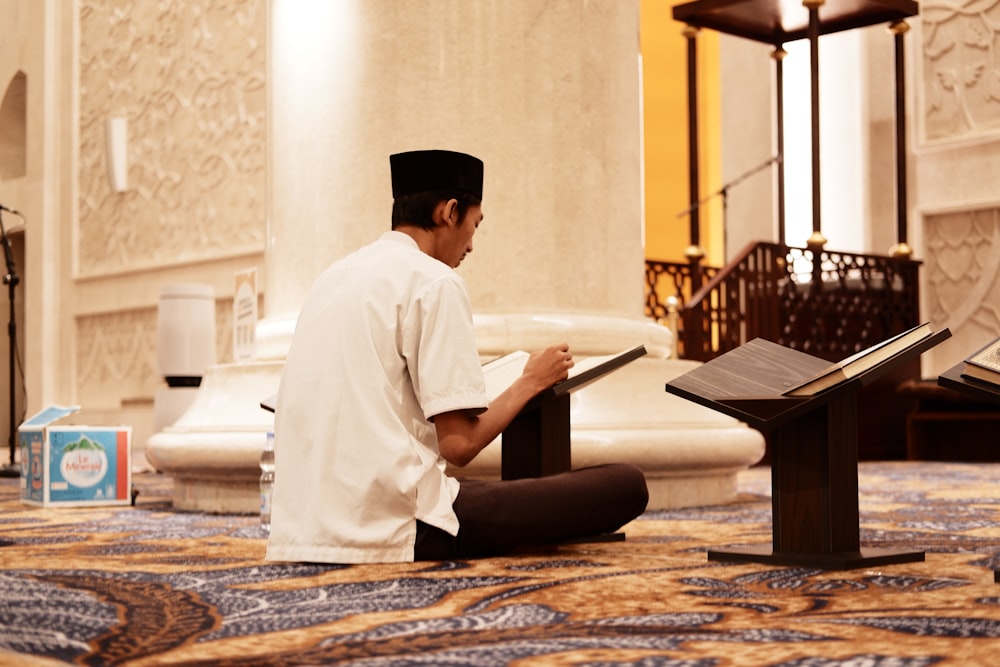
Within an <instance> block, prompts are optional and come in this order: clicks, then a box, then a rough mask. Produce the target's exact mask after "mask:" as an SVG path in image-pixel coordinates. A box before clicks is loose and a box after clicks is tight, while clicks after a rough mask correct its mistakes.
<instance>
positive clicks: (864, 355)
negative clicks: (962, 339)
mask: <svg viewBox="0 0 1000 667" xmlns="http://www.w3.org/2000/svg"><path fill="white" fill-rule="evenodd" d="M933 333H934V332H933V331H932V330H931V326H930V323H929V322H924V323H923V324H920V325H918V326H915V327H913V328H912V329H908V330H907V331H904V332H903V333H901V334H898V335H896V336H893V337H892V338H888V339H886V340H884V341H882V342H881V343H878V344H876V345H872V346H871V347H869V348H866V349H864V350H861V351H860V352H858V353H856V354H853V355H851V356H849V357H847V358H846V359H844V360H843V361H840V362H838V363H836V364H833V365H832V366H828V367H827V368H824V369H823V370H822V371H820V372H819V373H816V374H815V375H812V376H810V377H809V378H807V379H806V380H804V381H802V382H800V383H799V384H797V385H795V386H793V387H791V388H790V389H788V390H786V391H785V392H784V393H783V395H784V396H812V395H814V394H818V393H819V392H821V391H823V390H824V389H829V388H830V387H833V386H835V385H838V384H840V383H841V382H844V381H845V380H849V379H851V378H853V377H855V376H857V375H860V374H861V373H864V372H865V371H868V370H870V369H872V368H875V367H876V366H878V365H879V364H881V363H883V362H885V361H887V360H889V359H892V358H893V357H895V356H896V355H898V354H900V353H902V352H903V351H905V350H907V349H908V348H910V347H911V346H912V345H914V344H916V343H918V342H920V341H922V340H924V339H925V338H927V337H929V336H930V335H931V334H933Z"/></svg>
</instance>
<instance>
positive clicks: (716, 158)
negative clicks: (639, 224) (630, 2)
mask: <svg viewBox="0 0 1000 667" xmlns="http://www.w3.org/2000/svg"><path fill="white" fill-rule="evenodd" d="M675 4H680V3H668V2H663V1H662V0H642V4H641V16H640V35H641V49H642V58H643V106H644V112H643V113H644V117H643V132H644V135H645V139H644V141H645V146H644V151H645V197H646V201H645V209H646V258H647V259H657V260H665V261H683V260H684V251H685V249H686V248H687V247H688V245H690V222H689V219H688V217H687V216H686V215H685V216H681V217H678V213H680V212H681V211H684V210H685V209H687V208H688V206H690V203H691V202H690V201H689V199H688V114H687V99H688V86H687V40H686V38H685V37H684V36H683V34H682V32H683V30H684V24H683V23H679V22H677V21H675V20H674V19H673V16H672V9H673V5H675ZM697 43H698V94H699V99H698V129H699V138H698V143H699V180H700V190H701V197H705V196H706V195H707V194H709V193H711V192H712V191H714V189H716V188H718V184H719V183H721V180H720V179H721V164H720V156H721V147H720V140H721V139H720V137H721V132H720V127H721V124H720V113H721V111H720V108H719V101H720V90H719V39H718V34H716V33H714V32H712V31H707V30H706V31H702V32H701V33H700V34H699V35H698V37H697ZM700 218H701V220H700V237H701V247H702V250H704V251H705V253H706V260H705V261H706V262H707V263H709V264H713V265H719V264H721V263H722V261H723V252H724V247H723V229H722V205H721V201H719V200H718V198H715V199H713V200H712V201H711V202H709V203H707V204H706V205H705V207H704V208H703V209H702V210H701V216H700Z"/></svg>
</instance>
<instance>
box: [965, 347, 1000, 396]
mask: <svg viewBox="0 0 1000 667" xmlns="http://www.w3.org/2000/svg"><path fill="white" fill-rule="evenodd" d="M962 375H963V376H964V377H968V378H973V379H976V380H982V381H984V382H989V383H991V384H995V385H1000V338H996V339H994V340H992V341H990V342H989V343H988V344H987V345H986V347H983V348H980V349H979V350H976V351H975V352H973V353H972V354H971V355H970V356H969V357H968V358H967V359H966V360H965V365H964V367H963V368H962Z"/></svg>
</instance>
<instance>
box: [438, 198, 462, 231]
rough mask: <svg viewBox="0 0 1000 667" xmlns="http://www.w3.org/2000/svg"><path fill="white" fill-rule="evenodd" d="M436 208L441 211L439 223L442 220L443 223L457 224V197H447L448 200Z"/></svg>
mask: <svg viewBox="0 0 1000 667" xmlns="http://www.w3.org/2000/svg"><path fill="white" fill-rule="evenodd" d="M438 210H439V211H441V218H442V219H441V220H440V221H439V223H440V222H443V223H444V224H448V223H452V224H454V225H458V223H459V222H460V220H459V217H458V200H457V199H449V200H448V201H446V202H443V203H442V206H440V207H439V209H438Z"/></svg>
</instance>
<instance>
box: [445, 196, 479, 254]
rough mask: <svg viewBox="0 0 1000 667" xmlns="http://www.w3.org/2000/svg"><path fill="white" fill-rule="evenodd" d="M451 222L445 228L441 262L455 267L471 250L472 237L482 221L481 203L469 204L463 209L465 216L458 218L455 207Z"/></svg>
mask: <svg viewBox="0 0 1000 667" xmlns="http://www.w3.org/2000/svg"><path fill="white" fill-rule="evenodd" d="M455 211H456V212H455V214H454V216H453V219H454V220H455V221H456V222H454V223H452V222H451V221H449V224H448V228H447V230H446V232H447V233H446V235H445V242H444V244H443V247H442V249H441V250H442V255H443V256H442V257H439V258H438V259H440V260H441V261H442V262H444V263H446V264H447V265H448V266H450V267H451V268H453V269H454V268H457V267H458V265H459V264H461V263H462V260H463V259H465V256H466V255H468V254H469V253H470V252H472V237H473V236H475V234H476V229H477V228H478V227H479V223H480V222H482V221H483V207H482V206H481V205H476V206H470V207H469V208H468V209H467V210H466V211H465V217H464V218H463V219H462V220H458V212H457V208H456V209H455Z"/></svg>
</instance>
